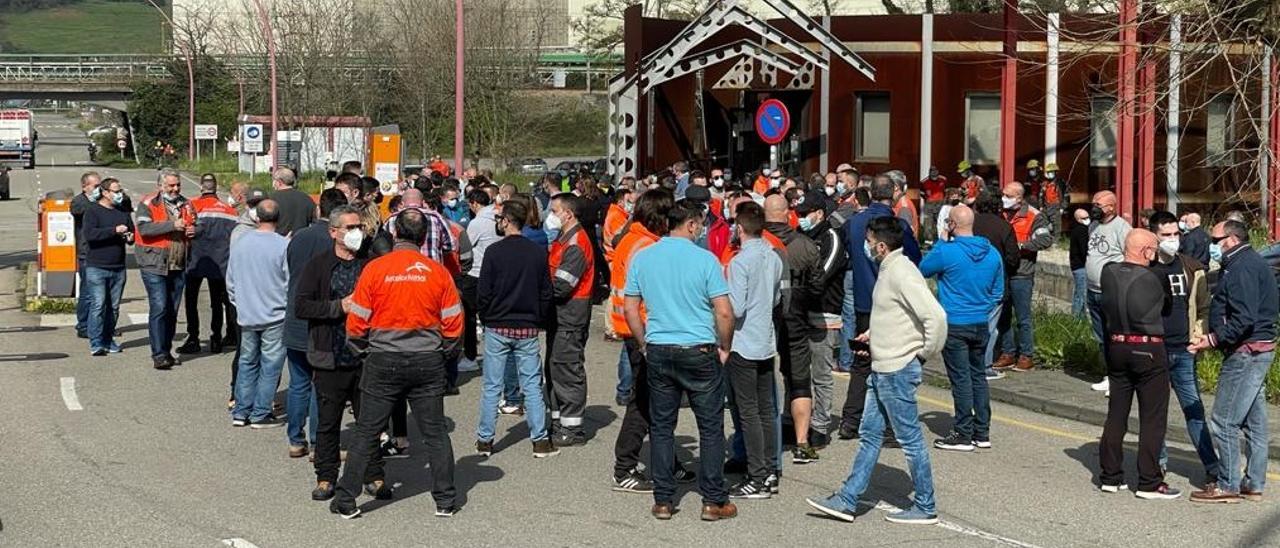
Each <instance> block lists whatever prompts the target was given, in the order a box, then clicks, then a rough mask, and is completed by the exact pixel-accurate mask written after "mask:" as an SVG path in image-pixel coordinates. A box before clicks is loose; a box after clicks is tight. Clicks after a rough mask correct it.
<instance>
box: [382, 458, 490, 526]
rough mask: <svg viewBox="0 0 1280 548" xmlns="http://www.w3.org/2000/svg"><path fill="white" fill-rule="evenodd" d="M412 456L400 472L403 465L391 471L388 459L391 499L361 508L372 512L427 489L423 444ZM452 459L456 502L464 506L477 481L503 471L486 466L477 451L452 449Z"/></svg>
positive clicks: (425, 459)
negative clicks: (459, 455) (393, 489)
mask: <svg viewBox="0 0 1280 548" xmlns="http://www.w3.org/2000/svg"><path fill="white" fill-rule="evenodd" d="M413 455H414V457H415V458H413V459H412V460H410V461H409V462H411V463H413V467H412V469H411V470H408V471H407V473H405V472H404V470H403V467H399V466H397V467H396V468H401V470H397V471H395V472H391V471H390V470H391V468H392V466H391V463H393V462H395V461H390V462H388V463H387V464H388V466H387V470H388V474H387V478H388V480H389V481H391V482H392V483H393V484H395V485H396V494H395V498H394V499H392V500H371V501H369V502H366V503H364V504H362V505H361V510H362V511H363V512H372V511H375V510H377V509H379V508H382V507H384V506H387V505H390V504H395V503H396V502H398V501H402V500H408V499H411V498H413V497H416V496H418V495H421V494H423V493H427V494H430V493H431V483H432V482H431V472H430V471H429V469H428V468H427V464H426V461H427V456H426V453H425V448H424V449H423V451H422V455H421V458H417V457H418V455H417V454H413ZM455 459H456V460H455V463H454V469H453V481H454V487H455V488H456V489H457V491H458V494H457V498H456V504H457V505H458V506H465V505H466V504H467V493H469V492H470V491H471V489H472V488H474V487H475V486H476V485H478V484H480V483H481V482H492V481H498V480H500V479H502V477H503V476H504V475H506V474H505V473H504V472H503V471H502V469H501V468H498V467H497V466H489V465H487V464H486V460H485V459H484V458H483V457H480V456H479V455H467V456H465V457H462V458H457V457H456V453H455Z"/></svg>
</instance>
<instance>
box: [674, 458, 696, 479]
mask: <svg viewBox="0 0 1280 548" xmlns="http://www.w3.org/2000/svg"><path fill="white" fill-rule="evenodd" d="M671 475H672V476H673V477H675V478H676V483H693V482H695V481H698V474H697V473H695V472H694V471H693V470H690V469H688V468H685V467H684V465H683V464H680V463H678V462H677V463H676V467H675V470H673V471H672V474H671Z"/></svg>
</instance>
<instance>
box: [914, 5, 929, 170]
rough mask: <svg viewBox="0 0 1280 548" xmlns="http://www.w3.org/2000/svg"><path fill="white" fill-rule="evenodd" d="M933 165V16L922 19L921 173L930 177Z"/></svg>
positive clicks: (922, 17)
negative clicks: (930, 169) (930, 167)
mask: <svg viewBox="0 0 1280 548" xmlns="http://www.w3.org/2000/svg"><path fill="white" fill-rule="evenodd" d="M931 165H933V14H932V13H926V14H924V15H922V16H921V17H920V173H919V174H918V175H919V176H918V177H916V180H918V181H923V180H924V178H925V177H928V176H929V166H931Z"/></svg>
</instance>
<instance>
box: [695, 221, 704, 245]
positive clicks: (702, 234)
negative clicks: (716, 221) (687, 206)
mask: <svg viewBox="0 0 1280 548" xmlns="http://www.w3.org/2000/svg"><path fill="white" fill-rule="evenodd" d="M706 238H707V225H705V224H703V225H702V228H699V229H698V237H696V238H694V239H693V241H695V242H698V241H702V240H705V239H706Z"/></svg>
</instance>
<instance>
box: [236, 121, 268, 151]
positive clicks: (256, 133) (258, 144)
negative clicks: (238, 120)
mask: <svg viewBox="0 0 1280 548" xmlns="http://www.w3.org/2000/svg"><path fill="white" fill-rule="evenodd" d="M240 143H241V144H242V146H243V147H244V150H242V151H241V152H246V153H249V154H261V153H262V150H263V149H262V124H245V126H244V135H243V136H242V137H241V139H240Z"/></svg>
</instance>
